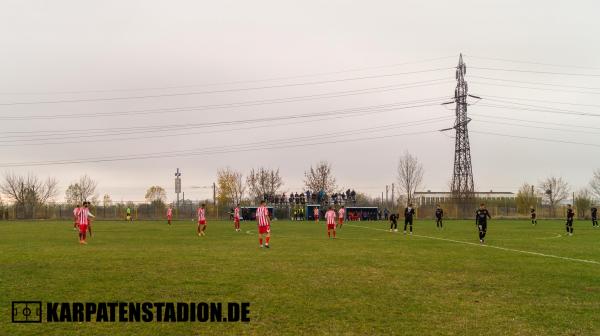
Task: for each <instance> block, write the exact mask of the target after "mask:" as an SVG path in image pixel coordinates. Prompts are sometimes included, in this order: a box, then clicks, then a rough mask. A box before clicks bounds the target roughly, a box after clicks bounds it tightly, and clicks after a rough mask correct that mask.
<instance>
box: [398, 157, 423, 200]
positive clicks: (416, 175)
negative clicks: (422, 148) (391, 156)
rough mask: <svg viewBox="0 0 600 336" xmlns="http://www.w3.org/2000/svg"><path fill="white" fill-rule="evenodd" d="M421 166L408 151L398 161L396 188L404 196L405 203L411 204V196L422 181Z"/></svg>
mask: <svg viewBox="0 0 600 336" xmlns="http://www.w3.org/2000/svg"><path fill="white" fill-rule="evenodd" d="M423 173H424V170H423V165H422V164H421V163H420V162H419V160H418V159H417V157H416V156H412V155H411V154H410V153H409V152H408V151H406V152H404V154H403V155H402V156H400V160H399V161H398V187H399V189H400V191H401V192H403V193H404V194H405V195H406V203H412V201H413V195H414V194H415V191H417V188H418V187H419V186H420V185H421V182H422V181H423Z"/></svg>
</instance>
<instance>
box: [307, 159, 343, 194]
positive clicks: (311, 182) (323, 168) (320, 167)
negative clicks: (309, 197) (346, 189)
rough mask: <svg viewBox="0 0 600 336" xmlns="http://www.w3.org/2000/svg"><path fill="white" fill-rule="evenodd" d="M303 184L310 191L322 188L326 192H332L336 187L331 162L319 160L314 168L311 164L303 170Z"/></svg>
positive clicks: (317, 190) (318, 190)
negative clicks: (306, 169)
mask: <svg viewBox="0 0 600 336" xmlns="http://www.w3.org/2000/svg"><path fill="white" fill-rule="evenodd" d="M304 184H305V185H306V188H307V189H308V190H310V191H312V192H320V191H321V190H323V191H324V192H325V193H327V194H331V193H333V192H334V191H335V189H336V188H337V187H336V185H335V177H334V176H333V172H332V169H331V164H330V163H329V162H327V161H321V162H319V163H317V165H316V166H315V167H314V168H313V167H312V166H311V167H310V169H309V170H308V171H307V172H304Z"/></svg>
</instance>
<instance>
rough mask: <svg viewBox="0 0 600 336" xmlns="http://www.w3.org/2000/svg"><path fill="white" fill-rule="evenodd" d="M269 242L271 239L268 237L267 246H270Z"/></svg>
mask: <svg viewBox="0 0 600 336" xmlns="http://www.w3.org/2000/svg"><path fill="white" fill-rule="evenodd" d="M269 240H271V237H267V245H269Z"/></svg>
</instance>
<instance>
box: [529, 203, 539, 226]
mask: <svg viewBox="0 0 600 336" xmlns="http://www.w3.org/2000/svg"><path fill="white" fill-rule="evenodd" d="M529 211H530V212H531V225H536V224H537V216H536V214H535V209H534V208H533V207H530V210H529Z"/></svg>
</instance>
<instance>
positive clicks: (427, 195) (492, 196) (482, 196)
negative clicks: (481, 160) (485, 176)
mask: <svg viewBox="0 0 600 336" xmlns="http://www.w3.org/2000/svg"><path fill="white" fill-rule="evenodd" d="M516 197H517V195H516V194H515V193H513V192H510V191H493V190H490V191H476V192H475V198H476V199H478V200H482V201H485V200H490V201H501V200H505V199H514V198H516ZM413 198H414V200H415V203H416V205H417V206H424V205H435V204H443V203H446V202H450V201H451V200H452V193H451V192H449V191H431V190H427V191H417V192H415V193H414V197H413Z"/></svg>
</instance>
